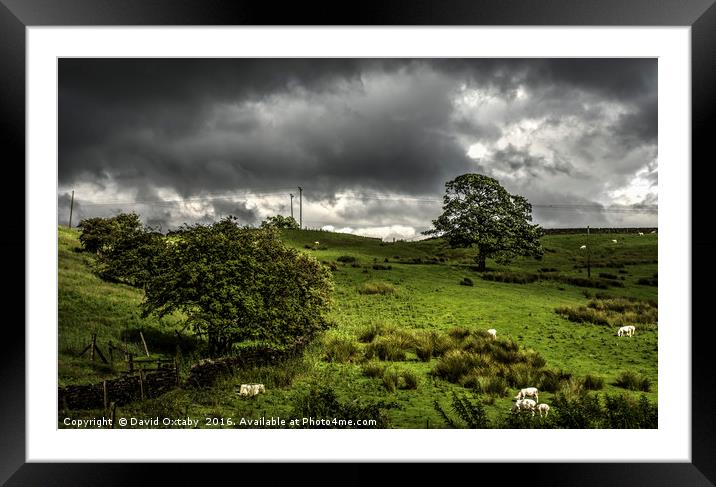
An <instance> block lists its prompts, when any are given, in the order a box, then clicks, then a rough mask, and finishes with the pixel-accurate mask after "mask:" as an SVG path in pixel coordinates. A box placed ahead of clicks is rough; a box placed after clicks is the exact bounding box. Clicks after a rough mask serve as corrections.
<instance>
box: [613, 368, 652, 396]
mask: <svg viewBox="0 0 716 487" xmlns="http://www.w3.org/2000/svg"><path fill="white" fill-rule="evenodd" d="M614 385H615V386H617V387H621V388H623V389H629V390H631V391H643V392H649V390H650V389H651V380H649V378H648V377H646V376H644V375H642V374H640V373H638V372H633V371H631V370H627V371H624V372H622V373H621V374H620V375H619V376H618V377H617V380H616V381H615V382H614Z"/></svg>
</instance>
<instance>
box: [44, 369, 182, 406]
mask: <svg viewBox="0 0 716 487" xmlns="http://www.w3.org/2000/svg"><path fill="white" fill-rule="evenodd" d="M105 382H106V383H107V404H109V403H110V402H112V401H114V402H115V403H117V404H126V403H129V402H131V401H136V400H139V399H141V398H142V389H144V397H145V398H151V397H157V396H160V395H162V394H164V393H165V392H168V391H170V390H171V389H173V388H175V387H177V382H178V381H177V375H176V371H175V370H174V369H173V368H171V369H159V370H152V371H146V372H144V376H143V379H142V378H141V377H140V375H139V372H137V373H136V374H133V375H126V376H124V377H119V378H116V379H108V380H107V381H105ZM57 394H58V398H57V399H58V401H57V406H58V409H101V408H103V407H104V385H103V382H98V383H95V384H82V385H69V386H65V387H60V388H58V390H57Z"/></svg>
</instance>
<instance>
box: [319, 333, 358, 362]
mask: <svg viewBox="0 0 716 487" xmlns="http://www.w3.org/2000/svg"><path fill="white" fill-rule="evenodd" d="M324 348H325V350H326V354H325V360H326V362H337V363H346V362H350V361H352V360H353V359H354V358H356V357H357V356H358V346H357V345H356V344H355V343H354V342H353V340H349V339H348V338H342V337H331V338H329V339H328V340H327V341H326V342H325V344H324Z"/></svg>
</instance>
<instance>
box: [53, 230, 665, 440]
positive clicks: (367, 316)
mask: <svg viewBox="0 0 716 487" xmlns="http://www.w3.org/2000/svg"><path fill="white" fill-rule="evenodd" d="M58 233H59V235H58V239H59V269H58V270H59V290H58V292H59V294H58V297H59V310H58V311H59V343H58V346H59V381H60V384H64V383H74V382H96V381H97V380H101V379H102V378H104V377H109V376H112V375H116V371H114V372H113V371H111V370H109V369H108V367H106V366H104V365H103V364H99V363H94V364H93V363H91V362H90V361H89V358H88V356H87V355H85V356H83V357H77V356H76V355H77V353H78V352H79V351H80V350H81V348H82V347H83V345H84V344H86V343H88V340H89V339H90V337H91V334H92V333H95V332H96V333H97V334H98V341H99V344H100V346H101V347H106V345H107V343H108V342H109V341H110V340H112V341H113V342H114V343H115V344H117V345H118V346H122V347H124V346H125V342H126V346H127V348H128V349H129V351H130V352H132V353H134V354H135V355H140V354H143V353H144V352H143V347H142V345H141V341H138V340H137V338H136V337H137V335H138V330H143V333H144V336H145V337H151V338H147V340H148V346H149V348H150V352H151V353H152V355H161V356H173V355H174V354H175V353H176V351H175V349H176V345H177V344H181V345H180V347H181V351H182V356H183V360H184V363H185V364H187V365H186V366H188V364H190V363H191V361H192V360H194V359H195V358H198V356H199V353H200V351H201V348H202V346H203V343H202V341H201V340H200V339H198V338H196V337H194V336H193V335H192V331H191V329H186V330H181V328H180V327H179V324H180V323H181V321H182V317H181V316H179V315H173V316H168V317H166V318H164V319H156V318H152V317H150V318H142V317H141V316H140V309H139V304H140V303H141V301H142V292H141V290H138V289H135V288H131V287H129V286H124V285H119V284H111V283H107V282H104V281H102V280H101V279H99V278H98V277H96V276H95V275H94V274H93V273H92V271H91V264H92V256H90V255H87V254H86V253H80V252H76V251H75V248H77V247H78V246H79V242H78V240H77V237H78V232H77V231H76V230H68V229H64V228H60V229H59V231H58ZM585 238H586V236H585V235H547V236H544V237H542V243H543V246H544V247H545V248H546V249H548V250H547V251H546V252H545V254H544V256H543V258H542V259H541V260H537V259H532V258H521V259H517V260H515V261H513V262H512V263H511V264H509V265H498V264H496V263H495V262H492V261H490V260H488V268H490V269H492V270H493V271H494V272H500V273H505V274H509V273H524V274H550V273H556V274H558V275H560V276H567V277H571V278H574V279H586V278H587V270H586V268H585V267H584V266H585V255H584V253H583V251H581V250H580V249H579V247H580V246H581V245H583V244H584V243H585ZM612 238H616V239H617V240H618V242H619V243H618V244H613V243H612V242H611V239H612ZM657 238H658V237H657V235H646V236H642V237H639V236H637V235H636V234H619V235H614V234H593V235H591V236H590V240H589V242H590V245H591V254H592V268H591V274H592V278H593V279H599V277H597V276H599V274H600V273H602V274H609V278H611V277H612V276H614V275H618V276H624V278H625V279H624V280H623V281H622V280H621V279H619V280H618V281H619V282H620V283H622V285H623V287H618V286H608V289H607V290H605V291H600V290H595V289H589V288H583V287H579V286H575V285H573V284H570V283H569V281H568V280H567V279H565V280H564V281H555V280H551V279H537V280H535V281H534V282H530V283H525V284H517V283H510V282H497V281H488V280H484V279H481V278H480V276H481V275H482V274H481V273H479V272H476V271H475V270H474V260H473V256H474V250H470V249H450V248H449V247H448V246H447V245H446V243H445V242H444V241H442V240H439V239H431V240H424V241H420V242H395V243H387V242H381V241H379V240H376V239H368V238H363V237H357V236H354V235H348V234H339V233H330V232H323V231H312V230H286V231H283V239H284V241H285V242H286V243H287V244H288V245H289V246H291V247H294V248H296V249H298V250H299V251H301V252H306V253H308V254H310V255H313V256H314V257H316V258H317V259H319V260H321V261H326V262H331V263H332V264H333V265H334V266H335V268H336V272H334V273H333V276H334V279H335V281H336V291H335V295H334V301H335V304H334V306H333V308H332V310H331V312H330V315H329V319H331V320H333V321H334V322H335V323H336V327H335V328H334V329H332V330H330V331H328V332H327V333H326V336H325V337H324V338H323V339H322V340H320V341H318V342H317V343H316V344H315V345H314V346H312V347H311V348H310V349H309V350H308V351H307V352H306V354H305V356H304V358H303V359H302V362H301V366H300V367H294V369H295V370H294V371H292V372H291V373H286V366H283V367H278V366H275V367H273V368H272V369H266V370H249V371H239V372H238V373H237V375H236V376H235V377H230V378H227V379H226V380H225V381H224V382H223V383H222V384H218V385H217V386H216V387H214V388H211V389H208V390H201V391H199V390H184V389H181V390H178V391H177V392H175V393H174V395H173V396H172V401H171V403H172V404H174V405H175V406H176V408H179V409H182V410H183V412H184V413H187V414H190V415H197V416H201V415H209V414H213V415H217V414H221V415H224V416H233V417H239V416H241V417H257V416H261V415H263V414H265V415H266V416H271V415H274V416H278V415H284V416H285V415H286V414H288V413H289V412H290V411H291V408H292V404H293V402H294V401H295V400H298V399H297V398H300V397H304V396H303V395H305V394H306V393H307V391H308V390H310V387H312V385H315V384H317V383H318V384H330V386H331V387H332V388H333V389H334V390H335V392H336V394H337V396H338V399H339V400H340V401H345V402H346V403H350V401H353V400H354V399H356V398H361V399H365V400H376V401H379V400H384V399H386V398H388V397H389V398H390V399H391V400H392V401H395V402H396V403H397V405H398V407H396V408H393V409H390V410H388V411H387V412H386V414H387V415H388V418H389V420H390V423H391V425H392V426H393V427H398V428H424V427H426V425H428V424H429V425H430V427H445V426H446V425H445V423H444V421H443V420H442V419H441V417H440V414H439V413H438V412H437V411H436V410H435V408H434V401H435V400H436V399H439V400H441V401H443V400H447V399H448V398H449V397H451V395H452V393H453V392H458V393H462V392H464V391H465V390H466V389H473V390H479V391H483V392H484V393H485V394H491V395H490V396H487V397H489V398H490V400H489V402H490V403H489V404H488V403H486V404H485V410H486V413H487V415H488V416H489V417H490V418H492V419H496V418H499V417H502V416H504V414H505V412H506V411H509V408H510V406H511V405H512V401H513V399H512V396H514V394H516V392H517V388H516V387H515V386H513V385H511V384H517V383H523V382H526V381H529V382H530V384H524V385H525V386H527V385H535V386H537V387H540V390H541V391H542V390H544V391H545V392H543V393H541V394H540V400H541V401H542V402H548V403H549V402H550V401H551V400H552V399H553V398H554V394H556V393H557V392H559V391H563V392H566V393H569V394H577V393H578V392H579V390H580V389H584V388H587V389H592V388H594V389H598V390H599V392H598V393H599V394H608V393H611V394H613V393H616V392H619V393H621V392H625V389H624V388H622V387H620V386H618V385H617V383H619V379H623V377H622V375H621V373H622V371H624V370H638V371H639V372H640V374H641V376H640V378H642V379H644V378H645V379H647V380H648V381H649V392H646V393H644V394H645V396H646V397H647V398H648V399H649V400H650V401H653V402H655V401H656V399H657V394H658V380H657V378H658V377H657V350H658V346H657V330H656V326H653V327H652V328H643V329H640V328H641V327H637V330H638V331H637V335H635V336H634V337H632V339H623V337H622V338H620V337H617V336H616V333H615V332H614V330H612V329H611V327H607V326H577V325H575V323H573V322H570V321H569V320H568V319H567V318H565V317H564V316H561V315H560V314H558V313H556V312H555V309H557V308H580V307H585V308H587V309H591V310H594V311H604V310H600V309H598V308H594V307H589V302H590V300H594V297H595V293H596V292H606V293H609V295H610V297H612V298H613V299H625V301H626V302H629V300H628V299H626V298H634V299H638V300H641V301H645V302H650V301H651V302H654V303H656V299H657V287H655V286H649V285H640V284H637V282H638V281H639V279H653V278H654V275H655V273H656V272H657V260H656V259H657V249H658V245H657ZM314 241H320V242H321V245H320V246H313V242H314ZM306 246H308V247H309V248H306ZM346 256H348V257H349V258H345V257H346ZM374 264H380V265H382V266H384V267H387V266H390V270H383V269H373V268H372V266H373V265H374ZM622 271H623V272H622ZM465 277H468V278H469V279H470V280H471V282H472V283H473V285H472V286H465V285H460V283H461V282H463V281H464V278H465ZM602 279H604V278H602ZM615 281H616V280H615ZM376 289H379V290H380V289H383V290H386V291H378V292H373V290H376ZM366 290H368V292H365V291H366ZM585 292H586V293H588V294H585ZM602 301H603V300H602ZM625 309H626V308H625ZM611 311H613V312H614V313H616V314H617V315H618V314H620V313H622V311H618V310H616V309H614V310H611ZM622 314H623V313H622ZM489 328H494V329H496V330H497V336H498V340H504V343H506V344H510V343H513V344H514V345H505V347H507V348H505V349H504V350H503V349H500V351H495V353H494V354H492V355H495V356H496V358H497V357H499V358H500V360H496V363H497V364H498V365H499V364H502V365H505V363H507V362H509V361H510V360H513V359H515V358H517V357H519V356H520V354H522V355H524V356H525V357H526V358H524V359H520V360H521V361H518V362H515V363H514V364H512V368H511V370H509V371H503V372H504V374H502V375H497V374H491V375H485V374H482V375H481V374H480V373H479V372H480V370H481V369H480V366H483V369H482V370H486V369H485V367H484V365H485V364H484V363H481V362H479V361H478V362H475V364H470V365H471V367H468V368H464V367H463V368H461V369H460V371H461V372H464V373H461V374H457V373H456V372H455V373H453V377H455V378H456V380H455V381H454V382H451V381H449V380H446V379H445V378H443V377H441V376H440V375H436V374H435V373H434V371H435V370H436V368H439V367H440V366H439V364H441V363H445V362H446V361H447V360H448V359H454V358H455V357H454V355H456V354H457V351H459V352H460V353H462V354H472V355H475V356H480V351H481V350H482V352H483V353H482V354H483V355H485V353H484V352H485V350H488V351H489V350H492V349H486V348H485V347H488V345H485V344H484V343H482V342H483V341H484V340H483V339H482V338H486V337H485V332H486V330H487V329H489ZM175 331H180V337H181V338H177V337H176V334H175ZM465 332H467V333H468V335H465ZM182 340H183V341H182ZM514 346H517V347H518V349H519V351H516V350H513V349H511V348H510V347H514ZM481 347H482V348H481ZM483 349H485V350H483ZM528 350H532V351H533V352H529V353H528V352H527V351H528ZM381 355H382V358H381ZM501 360H502V362H501ZM530 361H531V362H530ZM520 364H522V365H520ZM120 365H121V364H120ZM518 365H519V366H518ZM537 365H539V366H538V367H537ZM118 366H119V365H118ZM494 367H495V368H497V365H495V366H494ZM391 368H392V369H391ZM389 369H391V370H393V371H394V372H395V373H396V374H397V376H398V379H397V382H396V381H393V375H390V374H389V376H388V379H387V381H388V383H389V384H392V383H394V382H395V388H394V390H393V391H392V392H389V391H388V390H387V389H386V387H387V386H386V385H385V383H384V377H386V376H385V374H386V371H387V370H389ZM488 370H489V369H488ZM495 370H496V369H495ZM537 371H539V372H537ZM294 372H295V373H294ZM391 374H392V373H391ZM587 376H589V377H591V378H590V379H586V377H587ZM407 377H410V379H407ZM413 379H417V382H416V384H417V386H416V388H412V387H409V386H408V382H411V381H412V380H413ZM600 379H601V381H603V382H601V386H602V387H601V388H599V387H598V386H599V385H600ZM241 381H244V382H262V381H265V382H266V383H267V384H270V386H269V387H267V391H266V393H265V394H260V395H258V396H256V397H254V398H250V399H246V398H239V397H238V396H237V395H236V394H235V387H236V385H237V384H240V383H241ZM535 381H536V382H535ZM532 382H535V383H532ZM550 391H551V392H550ZM626 391H627V392H628V393H629V394H636V391H634V392H631V391H630V390H629V389H626ZM639 394H641V393H639ZM174 408H175V407H174V406H172V408H170V409H172V410H173V409H174ZM120 409H121V408H120ZM124 409H125V410H126V411H128V410H132V411H133V412H135V413H136V412H137V411H140V410H141V409H142V405H141V404H134V405H131V406H127V407H126V408H124ZM90 413H91V412H88V413H87V414H90ZM122 414H124V413H122Z"/></svg>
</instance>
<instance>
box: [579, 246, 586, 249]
mask: <svg viewBox="0 0 716 487" xmlns="http://www.w3.org/2000/svg"><path fill="white" fill-rule="evenodd" d="M586 248H587V246H586V245H582V246H581V247H579V250H584V249H586Z"/></svg>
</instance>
